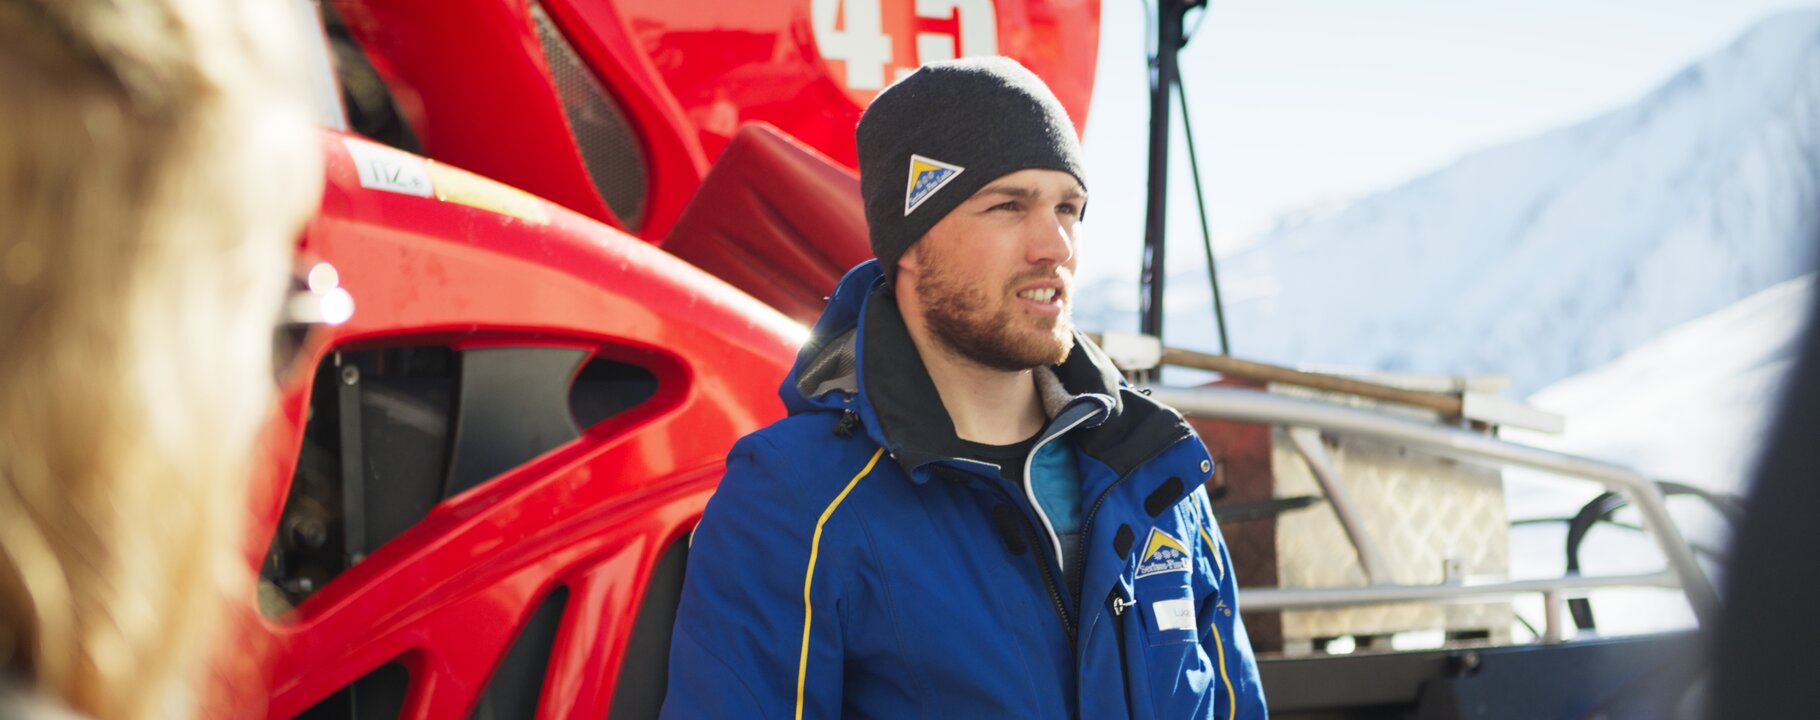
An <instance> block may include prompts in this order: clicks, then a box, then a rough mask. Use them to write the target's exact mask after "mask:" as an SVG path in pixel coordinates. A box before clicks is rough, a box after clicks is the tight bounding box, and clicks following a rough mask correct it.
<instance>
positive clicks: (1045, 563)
mask: <svg viewBox="0 0 1820 720" xmlns="http://www.w3.org/2000/svg"><path fill="white" fill-rule="evenodd" d="M989 484H990V485H993V486H995V487H1000V486H1002V485H1003V483H1002V482H999V483H989ZM1000 492H1003V491H1002V490H1001V491H1000ZM1007 499H1009V498H1007ZM1018 514H1019V515H1023V513H1021V512H1020V513H1018ZM1024 528H1025V529H1026V530H1028V531H1029V532H1030V538H1031V539H1032V540H1035V539H1036V538H1037V533H1036V526H1035V525H1033V524H1031V522H1030V518H1029V516H1024ZM1032 544H1033V545H1034V544H1035V543H1032ZM1043 552H1044V551H1043V550H1041V549H1039V548H1036V547H1032V548H1031V549H1030V557H1031V558H1032V559H1034V560H1036V569H1037V571H1038V572H1041V573H1042V574H1043V589H1045V590H1048V591H1049V602H1050V603H1052V604H1053V605H1054V607H1055V618H1056V619H1057V620H1060V621H1061V622H1062V632H1063V633H1065V634H1067V635H1068V644H1069V645H1070V646H1072V645H1073V644H1074V632H1075V631H1074V620H1073V619H1071V618H1069V617H1068V606H1067V605H1064V604H1063V603H1062V590H1061V587H1062V586H1061V583H1059V582H1057V581H1056V579H1055V574H1054V572H1052V571H1051V570H1050V567H1049V558H1048V557H1045V556H1044V555H1043ZM1059 564H1060V563H1059V562H1058V563H1057V565H1058V566H1059Z"/></svg>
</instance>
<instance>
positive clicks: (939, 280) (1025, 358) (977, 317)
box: [916, 263, 1074, 372]
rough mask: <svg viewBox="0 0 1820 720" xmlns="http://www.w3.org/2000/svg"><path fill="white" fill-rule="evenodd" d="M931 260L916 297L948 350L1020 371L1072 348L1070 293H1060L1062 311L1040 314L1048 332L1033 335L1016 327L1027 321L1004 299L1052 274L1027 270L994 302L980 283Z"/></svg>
mask: <svg viewBox="0 0 1820 720" xmlns="http://www.w3.org/2000/svg"><path fill="white" fill-rule="evenodd" d="M935 266H936V264H935V263H930V266H929V267H927V269H926V270H925V271H924V272H923V274H922V275H921V276H919V277H917V279H916V298H917V300H918V301H919V302H921V304H922V306H923V319H924V321H925V322H927V323H928V324H929V332H930V334H932V335H934V336H935V341H936V342H938V343H941V344H942V345H943V346H944V347H946V348H948V350H949V351H951V352H954V353H956V354H958V355H960V356H961V357H964V358H966V359H968V360H971V361H973V362H974V363H977V364H979V365H982V366H985V367H989V368H992V369H994V370H1003V371H1006V372H1018V371H1022V370H1029V369H1030V368H1034V367H1038V366H1043V365H1060V364H1061V362H1062V361H1063V360H1066V359H1068V353H1069V352H1070V351H1072V350H1074V322H1073V320H1072V319H1071V318H1070V312H1069V307H1068V303H1072V302H1073V297H1072V296H1071V294H1064V295H1063V296H1062V301H1063V303H1064V304H1063V305H1062V312H1061V313H1060V314H1058V315H1055V316H1053V317H1043V318H1039V319H1038V325H1039V327H1044V328H1045V329H1047V330H1049V332H1047V333H1044V334H1042V335H1031V334H1030V333H1020V332H1015V331H1014V325H1017V324H1019V323H1021V322H1022V321H1023V318H1021V317H1019V316H1020V315H1021V313H1020V312H1019V311H1018V308H1016V307H1015V303H1012V304H1011V305H1010V306H1008V305H1007V304H1006V303H1005V301H1004V300H1003V299H1002V298H1003V297H1005V295H1009V294H1010V289H1011V288H1012V287H1016V286H1017V285H1019V284H1023V283H1027V282H1030V281H1033V280H1043V279H1047V278H1050V277H1054V276H1053V275H1051V274H1049V273H1042V274H1038V275H1035V276H1023V277H1020V278H1017V279H1015V280H1013V281H1012V283H1011V284H1010V285H1009V286H1007V287H1006V288H1004V291H1005V294H1004V295H1000V296H999V297H1000V299H999V301H998V302H997V303H996V305H995V304H994V303H992V302H991V299H990V298H988V297H987V295H986V293H985V292H983V291H982V290H981V289H980V288H975V287H967V286H965V285H964V284H963V283H961V282H959V281H957V280H955V279H954V278H953V277H951V276H950V275H949V274H948V273H945V272H942V271H940V270H937V269H935Z"/></svg>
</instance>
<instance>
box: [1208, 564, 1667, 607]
mask: <svg viewBox="0 0 1820 720" xmlns="http://www.w3.org/2000/svg"><path fill="white" fill-rule="evenodd" d="M1610 587H1664V588H1673V587H1679V582H1678V581H1677V578H1676V577H1675V574H1674V573H1672V572H1669V571H1667V570H1663V571H1661V572H1655V573H1645V574H1642V575H1609V576H1604V577H1581V576H1567V577H1559V578H1539V579H1534V580H1509V581H1505V582H1494V583H1485V584H1480V585H1466V584H1462V583H1442V584H1440V585H1366V586H1363V587H1329V588H1244V589H1243V590H1242V592H1243V593H1244V594H1243V597H1242V598H1241V600H1242V601H1243V602H1244V603H1245V605H1244V607H1245V610H1246V612H1251V611H1256V610H1306V609H1309V608H1329V607H1346V606H1351V605H1380V604H1384V603H1399V602H1424V601H1428V602H1433V601H1449V602H1457V601H1472V602H1482V601H1484V600H1486V599H1488V598H1497V597H1514V596H1517V595H1527V594H1530V593H1550V592H1558V593H1561V594H1563V595H1570V596H1571V595H1583V594H1585V593H1586V592H1588V591H1591V590H1597V589H1600V588H1610Z"/></svg>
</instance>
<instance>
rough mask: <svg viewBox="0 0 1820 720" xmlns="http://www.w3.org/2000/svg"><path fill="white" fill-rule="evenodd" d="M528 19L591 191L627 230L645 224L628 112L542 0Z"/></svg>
mask: <svg viewBox="0 0 1820 720" xmlns="http://www.w3.org/2000/svg"><path fill="white" fill-rule="evenodd" d="M531 18H532V22H534V23H535V24H536V25H537V39H538V41H539V43H540V44H542V45H543V55H544V61H545V62H547V63H549V66H550V76H551V79H552V80H554V81H555V83H556V93H557V95H558V96H560V97H561V98H562V111H563V114H564V115H565V116H567V117H568V119H569V130H570V132H573V133H574V134H575V145H576V147H578V148H580V149H581V157H582V161H583V162H584V163H586V164H587V166H588V175H589V177H591V178H593V180H594V190H595V192H597V193H599V194H600V198H601V200H602V201H605V202H606V204H607V207H609V208H612V209H613V214H615V215H618V216H619V219H620V221H621V222H624V223H625V224H626V229H628V230H633V231H636V230H638V228H639V226H640V225H642V224H644V214H645V194H646V189H647V182H646V167H645V153H644V148H643V147H641V146H640V144H639V141H638V136H637V135H635V134H634V133H633V132H632V124H631V123H630V122H629V121H627V120H626V114H625V113H624V112H623V111H621V110H620V109H619V105H618V104H617V103H615V102H613V97H612V96H611V95H608V94H607V90H606V88H605V87H603V86H602V85H601V84H600V79H599V78H596V77H594V73H593V72H592V71H590V70H589V69H588V66H587V65H586V64H585V63H583V62H582V60H581V56H580V55H579V54H577V53H576V52H575V47H574V46H573V45H570V44H569V39H568V38H567V37H564V36H563V34H562V31H561V30H559V29H557V27H556V23H555V22H552V21H551V20H550V15H549V13H546V12H544V9H543V6H542V5H540V4H538V3H532V4H531Z"/></svg>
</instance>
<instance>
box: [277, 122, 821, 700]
mask: <svg viewBox="0 0 1820 720" xmlns="http://www.w3.org/2000/svg"><path fill="white" fill-rule="evenodd" d="M326 135H327V142H325V143H324V147H325V149H326V151H327V154H328V161H329V162H328V169H329V182H328V190H327V194H326V197H325V198H324V201H323V208H322V213H321V215H320V217H318V218H317V219H316V220H315V221H314V223H313V224H312V225H311V227H310V229H309V232H308V236H307V238H306V239H305V243H304V246H305V249H306V250H307V251H308V252H309V253H311V254H313V255H315V256H317V257H320V258H322V259H325V260H327V261H329V262H331V263H334V264H335V265H336V267H338V268H340V270H341V277H342V285H343V287H345V288H347V289H348V290H349V291H350V292H351V293H352V294H353V295H354V297H355V301H356V303H357V310H356V313H355V315H354V319H353V320H352V321H351V322H349V323H348V324H346V325H344V326H341V327H338V328H335V329H334V331H333V332H332V335H331V337H329V338H327V339H326V340H325V342H324V343H323V344H321V345H319V346H317V348H316V352H317V356H316V357H314V358H311V360H312V363H311V364H312V365H313V364H314V363H315V362H319V361H321V360H322V359H323V355H322V354H323V353H325V352H326V351H327V350H328V348H329V347H331V346H333V347H337V348H343V349H354V348H360V347H369V346H376V345H386V344H399V343H405V342H421V341H424V340H432V341H436V342H443V343H450V344H452V345H454V346H456V347H469V346H479V345H487V344H498V343H502V342H506V343H514V344H531V345H549V346H558V347H589V348H599V349H600V350H601V352H602V353H603V354H606V355H609V356H611V357H614V358H616V359H621V360H625V361H630V362H635V363H636V364H639V365H641V366H643V367H646V368H647V369H650V370H652V371H653V372H654V373H655V374H656V375H657V376H658V378H659V384H660V389H659V391H658V394H657V395H656V396H655V397H654V398H652V399H651V400H649V401H647V402H646V403H645V404H644V405H642V406H640V408H639V409H636V410H633V411H631V412H628V413H626V414H624V415H621V416H618V417H615V418H613V419H611V420H608V421H606V422H604V423H602V424H600V425H597V426H595V427H592V428H589V429H587V430H586V432H585V433H584V435H583V437H582V438H581V439H579V440H577V441H574V442H571V443H569V444H567V445H565V446H563V447H560V448H558V449H556V450H553V451H551V452H549V453H547V454H545V455H544V456H542V457H540V458H538V459H536V460H534V461H532V462H530V463H528V464H526V465H524V466H521V467H519V468H516V469H514V470H512V471H510V472H508V473H507V474H505V475H503V476H500V477H498V478H495V479H493V480H491V481H489V482H488V483H486V484H484V485H482V486H480V487H478V488H475V489H474V490H471V491H469V492H467V493H464V494H461V495H457V496H455V497H453V498H451V499H449V500H447V501H445V502H443V503H442V504H440V505H438V506H437V507H436V508H435V509H434V510H432V511H431V512H430V514H429V515H428V516H427V517H425V518H424V519H423V520H422V521H421V522H419V523H418V524H417V525H415V526H413V527H412V528H411V529H409V530H407V531H406V532H405V533H403V534H402V535H400V536H399V537H397V538H396V539H394V540H392V541H391V542H389V543H388V544H386V545H385V546H384V547H382V548H380V549H379V550H378V551H377V552H375V553H374V554H373V555H371V556H370V557H368V558H366V559H365V560H364V561H363V562H360V563H359V564H357V565H355V566H354V567H352V568H350V569H348V570H347V572H345V573H343V574H342V575H341V576H339V577H338V578H336V579H335V580H334V581H333V582H332V583H330V584H329V585H328V586H327V587H326V588H324V589H322V590H321V591H320V592H318V593H317V594H316V595H314V596H312V597H310V598H309V599H308V600H306V601H305V602H304V603H303V604H302V605H300V606H299V607H298V608H297V609H296V610H295V611H294V612H293V613H291V614H290V615H289V616H287V617H284V618H282V619H280V620H277V621H261V622H260V623H259V626H260V627H262V628H263V630H264V632H265V633H266V634H268V635H269V637H268V638H267V641H268V642H266V643H264V644H265V645H266V646H268V647H269V648H270V651H271V655H270V657H269V660H268V663H269V664H268V672H267V679H268V682H269V687H270V689H271V691H272V699H271V706H270V708H269V709H268V712H269V713H270V715H271V716H274V717H289V716H291V715H294V714H296V713H298V712H301V711H302V710H304V709H306V708H308V707H310V706H311V705H312V704H314V703H316V702H318V701H320V700H322V699H323V698H324V697H327V696H328V695H329V694H331V693H333V692H334V691H336V690H339V689H340V688H342V687H343V686H345V685H347V684H348V683H350V682H352V681H353V680H355V679H357V678H359V677H360V676H362V675H364V674H366V673H368V672H370V671H372V670H373V669H375V668H377V667H379V666H380V665H383V664H385V663H387V662H390V661H393V660H397V661H400V662H402V663H403V664H404V665H405V666H406V667H407V668H408V669H409V671H410V673H411V691H410V695H409V699H408V701H407V711H406V717H412V718H443V717H458V716H465V715H466V714H467V713H468V712H471V710H472V708H473V706H474V703H475V702H476V700H477V699H478V697H479V694H480V692H481V691H482V690H483V689H484V687H485V685H486V683H487V680H488V678H489V677H490V676H491V675H492V671H493V669H494V666H495V665H496V664H497V663H498V662H499V661H500V659H501V657H502V656H503V655H504V653H505V651H506V649H507V647H509V646H510V644H511V642H512V640H513V638H514V637H515V636H516V634H517V632H518V630H519V628H520V627H521V625H522V624H523V622H524V621H525V619H526V618H527V617H528V616H529V614H530V613H531V611H532V610H533V609H534V607H535V605H536V603H537V601H538V600H539V599H540V598H542V597H543V596H544V595H545V594H546V593H547V592H548V591H549V590H550V589H551V588H552V587H554V586H556V585H558V584H560V585H565V586H567V587H568V588H569V590H570V599H569V602H568V605H567V608H566V610H565V617H564V619H563V622H562V629H561V631H560V634H559V635H558V639H557V643H556V646H555V648H554V652H553V657H552V662H551V664H550V667H549V670H548V680H547V682H546V686H545V690H546V691H545V693H544V695H543V712H541V713H540V716H543V717H568V716H585V717H601V716H604V715H605V713H606V708H607V706H608V702H609V700H610V698H611V697H612V693H613V689H614V687H613V686H614V682H615V679H616V678H617V676H618V667H619V661H620V656H621V653H622V652H623V650H624V647H625V641H626V639H627V633H628V631H629V625H630V623H631V618H632V617H633V616H634V613H635V611H636V608H637V602H638V600H639V599H640V598H641V597H642V595H643V592H644V586H643V585H644V583H645V581H646V578H647V577H648V576H649V574H650V571H651V569H652V566H653V564H654V563H655V561H656V558H657V556H658V553H660V552H661V551H662V550H663V549H664V548H665V547H666V546H668V545H669V544H670V543H671V542H673V541H675V540H676V539H678V538H680V537H682V536H683V535H684V534H685V533H686V532H687V531H688V530H689V529H690V528H691V527H693V524H694V522H695V521H696V519H697V518H698V517H699V515H700V512H701V508H702V506H703V505H704V503H705V502H706V500H707V497H708V495H709V493H710V492H711V491H712V489H713V486H714V484H715V482H716V481H717V480H718V479H719V475H720V472H721V467H722V465H721V463H722V462H723V458H724V457H725V454H726V451H727V448H728V447H730V446H731V445H732V443H733V441H734V440H735V439H737V438H738V437H739V436H740V435H743V434H745V433H746V432H749V431H751V430H753V429H755V428H757V427H760V426H762V425H763V424H765V423H767V422H769V421H771V420H772V419H774V418H776V417H778V416H779V415H781V413H782V407H781V406H780V404H779V403H778V401H777V398H776V395H775V391H774V389H775V386H776V384H777V382H778V380H779V378H781V377H782V376H783V374H784V373H785V372H786V371H787V369H788V364H789V362H790V359H791V358H792V356H793V354H794V351H795V346H796V344H797V343H798V342H800V340H801V333H802V330H801V328H800V326H797V325H795V324H793V323H791V322H790V321H788V320H787V319H785V318H783V316H781V315H778V314H777V313H776V312H775V311H772V310H770V309H769V308H766V307H764V306H763V305H761V304H759V303H758V302H757V301H755V300H752V299H751V298H750V297H748V296H746V295H744V294H742V293H739V292H738V291H736V290H733V289H732V288H730V287H728V286H726V285H725V284H724V283H722V282H720V281H718V280H715V279H713V278H711V277H709V276H708V275H706V274H705V273H703V272H701V271H699V270H696V269H694V268H693V267H690V266H688V265H686V264H685V263H683V262H681V261H679V260H676V259H675V258H672V257H670V256H668V255H666V254H664V253H663V252H661V251H659V250H656V249H655V248H652V247H650V246H649V245H647V244H645V243H642V242H639V241H637V240H636V239H634V238H631V237H629V236H627V235H625V234H623V233H620V232H617V231H615V230H613V229H611V228H608V227H606V226H603V225H601V224H599V223H596V222H593V221H591V220H588V219H586V218H583V217H581V216H579V215H576V214H574V213H571V212H568V211H564V210H562V209H560V208H557V207H555V206H552V205H549V204H547V203H542V205H543V207H544V208H545V209H546V211H547V213H548V218H549V223H548V224H538V223H535V222H527V221H525V220H523V219H520V218H516V217H511V216H507V215H502V214H497V213H494V212H490V211H488V210H483V209H478V208H474V207H469V206H466V205H462V204H458V203H455V202H445V201H440V200H437V199H435V198H425V197H414V196H410V195H404V194H399V193H393V192H384V191H377V190H371V189H367V188H364V187H362V186H361V184H360V181H359V179H358V177H357V176H356V173H355V169H354V167H353V166H352V163H351V161H350V157H349V153H348V150H347V148H346V147H345V146H344V144H343V143H344V141H343V140H342V138H340V137H339V136H336V135H334V134H333V133H326ZM308 392H309V389H308V387H307V383H304V382H301V381H300V382H299V385H298V386H297V387H293V388H292V389H291V391H290V392H289V393H287V395H286V397H285V398H284V401H283V406H282V407H281V412H280V416H281V422H280V426H281V429H282V430H283V431H285V432H283V433H281V434H284V435H286V436H287V437H289V438H290V441H289V443H288V445H286V446H285V449H286V451H287V452H282V453H279V455H280V457H278V458H276V459H277V460H278V461H279V462H280V463H281V465H280V467H281V468H282V470H283V471H282V472H279V473H276V475H277V476H278V484H277V485H276V486H275V487H270V488H267V489H266V491H264V492H256V493H255V503H256V504H257V506H256V507H254V508H253V510H254V516H255V517H257V518H259V525H258V526H257V527H255V528H253V533H254V536H255V537H258V538H261V539H262V545H263V540H264V539H269V538H270V537H271V536H272V532H273V530H274V528H275V525H276V522H277V519H278V517H279V513H280V510H281V508H280V507H279V505H280V504H281V503H282V502H283V500H284V497H285V494H286V488H285V485H284V483H286V482H288V480H289V477H290V476H289V472H288V470H289V468H290V467H292V466H293V465H294V463H295V460H296V452H297V449H298V446H299V442H300V438H301V429H302V428H301V426H300V425H299V424H298V421H299V420H300V419H301V418H302V417H303V414H304V408H306V407H307V404H308V398H307V397H306V395H307V393H308Z"/></svg>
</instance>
